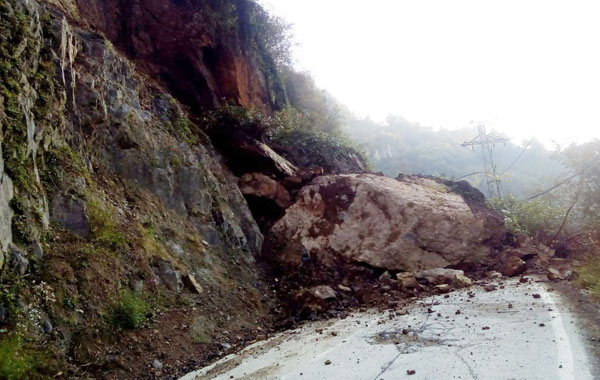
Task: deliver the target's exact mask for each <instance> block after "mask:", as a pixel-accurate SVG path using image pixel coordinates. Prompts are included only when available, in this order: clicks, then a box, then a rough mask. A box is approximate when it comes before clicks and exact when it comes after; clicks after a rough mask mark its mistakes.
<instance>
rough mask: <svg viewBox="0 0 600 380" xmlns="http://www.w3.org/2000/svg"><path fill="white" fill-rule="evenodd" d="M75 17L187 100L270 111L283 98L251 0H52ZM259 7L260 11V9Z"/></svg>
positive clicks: (207, 105) (198, 104) (193, 103)
mask: <svg viewBox="0 0 600 380" xmlns="http://www.w3.org/2000/svg"><path fill="white" fill-rule="evenodd" d="M53 2H54V3H55V4H56V5H58V6H59V7H60V8H61V9H62V10H63V11H64V12H65V13H66V14H67V15H68V16H69V17H70V18H71V19H72V20H73V21H75V22H77V23H80V24H81V25H84V26H86V27H87V28H91V29H94V30H97V31H99V32H101V33H102V34H104V35H105V36H106V37H107V38H108V39H109V40H111V41H112V42H113V43H114V44H115V45H116V46H117V47H118V48H119V49H121V50H123V51H124V52H125V53H126V54H127V55H128V56H129V57H130V58H131V59H133V60H134V61H135V62H136V63H137V64H138V67H140V68H142V69H143V70H144V71H145V72H146V73H147V74H149V75H150V76H151V77H153V78H160V80H162V82H163V83H165V84H166V85H167V86H168V88H169V89H170V90H171V92H172V93H173V95H174V96H175V97H177V98H178V99H180V100H181V101H182V102H183V103H184V104H186V105H188V106H191V107H198V108H212V107H214V106H216V105H218V104H220V103H221V102H223V100H226V101H229V102H232V103H234V104H237V105H241V106H244V107H251V106H252V107H255V108H257V109H260V110H263V111H267V112H269V111H271V110H272V109H273V108H278V107H280V106H281V105H282V104H283V102H285V100H284V99H285V95H284V93H283V91H282V89H281V85H280V84H279V80H278V78H277V73H276V71H275V68H274V66H273V64H272V60H271V58H270V57H269V55H268V54H266V52H265V51H264V46H262V43H261V42H260V41H259V38H258V37H259V34H260V31H259V30H258V28H257V27H256V25H255V20H256V18H257V17H260V15H261V14H263V13H264V11H262V9H261V8H259V7H258V6H257V5H256V4H254V3H253V2H250V1H248V0H227V1H222V0H211V1H193V0H192V1H189V0H188V1H163V0H134V1H122V0H100V1H98V0H60V1H59V0H54V1H53ZM261 12H263V13H261Z"/></svg>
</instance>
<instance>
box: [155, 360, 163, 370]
mask: <svg viewBox="0 0 600 380" xmlns="http://www.w3.org/2000/svg"><path fill="white" fill-rule="evenodd" d="M152 367H153V368H155V369H163V367H164V365H163V364H162V363H161V362H160V361H159V360H158V359H154V360H153V361H152Z"/></svg>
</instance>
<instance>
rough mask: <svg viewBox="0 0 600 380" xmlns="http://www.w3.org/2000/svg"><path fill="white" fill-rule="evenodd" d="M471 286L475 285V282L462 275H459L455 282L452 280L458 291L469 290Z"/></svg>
mask: <svg viewBox="0 0 600 380" xmlns="http://www.w3.org/2000/svg"><path fill="white" fill-rule="evenodd" d="M471 285H473V280H471V279H470V278H469V277H467V276H465V275H462V274H457V275H456V277H454V280H452V286H453V287H454V288H457V289H458V288H468V287H469V286H471Z"/></svg>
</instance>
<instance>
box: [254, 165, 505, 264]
mask: <svg viewBox="0 0 600 380" xmlns="http://www.w3.org/2000/svg"><path fill="white" fill-rule="evenodd" d="M472 191H473V192H477V190H475V189H472ZM482 199H483V198H482ZM470 202H473V203H467V201H465V198H464V197H463V195H461V194H459V193H456V192H454V190H453V189H452V188H451V187H449V186H446V185H445V184H442V183H439V182H437V181H435V180H433V179H429V178H421V177H412V176H411V177H405V178H404V179H402V180H395V179H392V178H388V177H383V176H377V175H372V174H351V175H327V176H320V177H317V178H315V179H314V180H313V181H312V182H311V183H310V184H309V185H308V186H305V187H304V188H302V189H301V190H300V191H299V193H298V195H297V201H296V203H295V204H294V205H292V206H291V207H290V208H288V209H287V210H286V213H285V215H284V216H283V218H281V219H280V220H279V221H278V222H277V223H276V224H275V225H274V226H273V227H272V228H271V230H270V233H269V236H268V239H267V240H268V242H267V244H266V252H267V253H266V254H267V255H268V256H269V258H270V259H272V260H273V261H275V262H277V263H279V264H280V265H281V267H282V268H294V267H296V266H297V265H299V264H300V263H301V253H302V249H306V250H307V251H308V252H309V253H310V255H311V257H313V258H315V259H316V260H317V261H318V262H319V263H320V264H322V265H325V266H331V267H333V266H337V265H338V263H339V262H340V259H342V261H343V262H346V263H349V264H356V263H364V264H367V265H369V266H371V267H377V268H383V269H387V270H390V271H418V270H423V269H431V268H443V267H447V266H450V265H453V264H459V263H464V262H469V261H485V260H488V259H489V254H490V245H493V244H494V243H493V242H495V241H499V239H500V238H501V237H502V236H503V235H504V231H505V229H504V225H503V223H502V221H501V220H500V219H499V218H498V217H497V215H496V214H495V212H494V211H492V210H490V209H489V208H487V207H486V206H485V203H484V202H483V201H482V200H479V198H477V200H476V201H470ZM477 202H479V203H477Z"/></svg>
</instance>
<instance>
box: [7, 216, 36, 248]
mask: <svg viewBox="0 0 600 380" xmlns="http://www.w3.org/2000/svg"><path fill="white" fill-rule="evenodd" d="M11 228H12V234H13V239H14V241H15V242H16V243H20V244H24V245H28V244H31V243H33V241H34V233H33V230H32V228H31V225H30V224H29V221H28V219H27V217H26V216H25V215H15V216H13V219H12V224H11Z"/></svg>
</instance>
